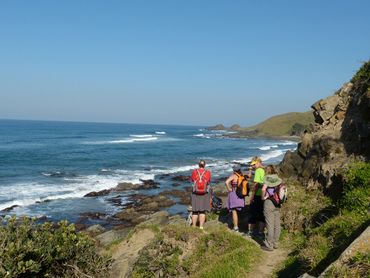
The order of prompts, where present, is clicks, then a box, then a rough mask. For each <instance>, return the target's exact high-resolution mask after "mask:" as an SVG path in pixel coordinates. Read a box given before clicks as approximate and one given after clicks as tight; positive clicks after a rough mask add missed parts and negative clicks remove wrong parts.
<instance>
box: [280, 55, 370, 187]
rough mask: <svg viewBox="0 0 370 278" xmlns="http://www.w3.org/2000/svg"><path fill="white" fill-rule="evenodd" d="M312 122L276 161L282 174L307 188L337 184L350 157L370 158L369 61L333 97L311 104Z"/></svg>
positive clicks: (339, 182)
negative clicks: (295, 148)
mask: <svg viewBox="0 0 370 278" xmlns="http://www.w3.org/2000/svg"><path fill="white" fill-rule="evenodd" d="M312 108H313V110H314V112H313V114H314V116H315V124H314V125H313V127H312V130H311V131H310V132H306V133H305V134H304V135H303V136H302V139H301V142H300V143H299V144H298V148H297V150H296V151H294V152H288V153H287V154H286V155H285V157H284V159H283V161H282V162H281V164H280V167H279V169H280V172H281V174H282V175H283V176H294V177H297V178H298V179H299V180H300V181H301V182H302V183H304V184H305V185H306V186H307V187H308V188H318V187H322V188H323V189H324V190H330V189H333V188H335V187H336V186H332V185H338V186H339V185H340V184H341V181H342V177H341V174H340V170H341V169H342V168H343V167H344V166H345V165H346V164H347V163H348V162H349V161H350V159H351V158H357V159H361V160H367V161H368V160H369V159H370V61H369V62H367V63H365V64H364V65H363V66H362V67H361V69H360V70H359V71H358V72H357V73H356V75H355V76H354V77H353V78H352V80H351V82H348V83H346V84H345V85H344V86H343V87H342V88H340V89H339V90H338V91H337V92H336V93H335V94H334V95H333V96H330V97H328V98H326V99H323V100H320V101H318V102H316V103H315V104H313V105H312Z"/></svg>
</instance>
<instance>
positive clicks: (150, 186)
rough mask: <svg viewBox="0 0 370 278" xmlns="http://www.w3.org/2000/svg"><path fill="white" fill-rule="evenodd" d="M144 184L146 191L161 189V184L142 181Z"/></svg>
mask: <svg viewBox="0 0 370 278" xmlns="http://www.w3.org/2000/svg"><path fill="white" fill-rule="evenodd" d="M140 181H141V182H142V183H143V187H144V189H150V188H159V182H155V181H154V180H140Z"/></svg>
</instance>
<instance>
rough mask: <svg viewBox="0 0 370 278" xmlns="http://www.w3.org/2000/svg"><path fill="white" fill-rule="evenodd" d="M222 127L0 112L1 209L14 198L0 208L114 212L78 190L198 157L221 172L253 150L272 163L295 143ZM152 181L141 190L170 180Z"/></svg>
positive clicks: (166, 169)
mask: <svg viewBox="0 0 370 278" xmlns="http://www.w3.org/2000/svg"><path fill="white" fill-rule="evenodd" d="M225 133H227V131H207V130H206V129H204V127H197V126H167V125H139V124H112V123H77V122H48V121H17V120H0V210H2V209H5V208H8V207H11V206H13V205H17V206H18V207H16V208H15V209H14V210H12V211H11V212H6V213H5V212H2V214H17V215H20V214H26V215H30V216H47V217H48V218H50V219H52V220H60V219H68V220H70V221H76V220H77V219H78V218H79V216H80V214H81V213H84V212H95V211H96V212H103V213H106V214H113V213H115V212H116V211H117V210H118V209H119V208H117V207H116V206H114V205H113V204H112V203H111V202H109V201H107V199H105V198H104V197H98V198H86V197H85V198H84V197H83V196H84V195H85V194H87V193H89V192H91V191H99V190H103V189H108V188H112V187H115V186H116V185H117V184H118V183H119V182H132V183H140V180H141V179H144V180H147V179H154V180H156V181H157V180H158V177H159V176H161V175H162V176H163V175H164V174H171V175H184V174H185V175H188V174H189V173H190V170H191V169H193V168H194V167H195V165H196V163H197V161H198V160H199V159H200V158H202V159H205V160H206V161H207V164H208V167H209V168H210V170H211V171H212V174H213V177H216V178H217V177H222V176H225V175H228V174H229V173H231V166H232V164H233V162H242V163H245V162H248V161H249V160H250V159H251V158H252V157H253V156H255V155H258V156H261V157H262V159H263V160H264V162H265V163H277V162H279V161H280V160H281V159H282V157H283V155H284V153H285V152H286V151H287V150H292V149H295V148H296V142H292V141H280V140H267V139H231V138H226V137H225V136H224V135H225ZM158 181H159V182H160V183H161V184H160V188H159V189H156V190H151V191H148V192H146V193H148V194H156V193H158V192H159V191H161V190H166V189H168V188H171V182H170V181H169V180H158ZM126 194H129V193H126ZM122 198H123V200H124V199H125V195H124V194H123V196H122ZM173 212H176V211H173Z"/></svg>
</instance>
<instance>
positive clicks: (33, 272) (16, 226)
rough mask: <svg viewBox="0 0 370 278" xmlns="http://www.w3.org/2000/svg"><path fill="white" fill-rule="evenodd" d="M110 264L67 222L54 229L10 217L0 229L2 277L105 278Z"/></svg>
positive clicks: (87, 239)
mask: <svg viewBox="0 0 370 278" xmlns="http://www.w3.org/2000/svg"><path fill="white" fill-rule="evenodd" d="M110 264H111V260H110V259H109V258H107V257H102V256H100V255H99V254H98V253H97V250H96V246H95V242H94V241H93V240H92V239H91V238H90V237H88V236H87V235H85V234H82V233H76V231H75V227H74V225H69V224H68V223H67V222H66V221H61V222H59V224H58V225H57V226H56V227H55V226H54V225H53V224H52V223H49V222H47V223H44V224H35V223H34V221H33V220H30V219H28V218H22V219H16V218H15V217H13V218H11V219H9V220H8V221H7V222H6V223H5V224H4V225H1V226H0V276H1V277H88V276H89V275H92V276H99V277H105V276H107V274H108V270H109V268H110Z"/></svg>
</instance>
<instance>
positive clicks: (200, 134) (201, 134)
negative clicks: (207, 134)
mask: <svg viewBox="0 0 370 278" xmlns="http://www.w3.org/2000/svg"><path fill="white" fill-rule="evenodd" d="M193 136H194V137H204V133H199V134H194V135H193Z"/></svg>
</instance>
